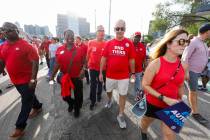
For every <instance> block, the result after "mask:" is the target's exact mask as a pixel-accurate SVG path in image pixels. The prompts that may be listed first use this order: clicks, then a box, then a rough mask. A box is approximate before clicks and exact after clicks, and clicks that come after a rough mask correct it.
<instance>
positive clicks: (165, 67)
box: [146, 57, 184, 108]
mask: <svg viewBox="0 0 210 140" xmlns="http://www.w3.org/2000/svg"><path fill="white" fill-rule="evenodd" d="M179 61H180V60H179V59H177V61H176V62H174V63H171V62H168V61H166V60H165V59H164V58H163V57H160V69H159V71H158V73H157V74H156V75H155V77H154V78H153V80H152V83H151V87H152V88H153V89H157V88H158V87H160V86H161V85H163V83H167V82H168V81H169V79H170V78H171V77H172V76H173V74H174V72H175V71H176V69H177V67H178V64H179ZM183 82H184V69H183V67H182V66H180V69H179V71H178V73H177V74H176V76H175V79H174V80H172V81H170V82H169V83H168V84H167V85H166V86H164V87H162V88H160V89H158V90H157V91H158V92H159V93H160V94H162V95H164V96H166V97H170V98H173V99H179V98H180V97H179V87H180V85H181V84H182V83H183ZM146 93H147V92H146ZM146 95H147V96H146V98H147V101H148V103H150V104H152V105H155V106H157V107H160V108H165V107H168V105H167V104H166V103H165V102H163V101H160V100H158V98H156V97H154V96H153V95H151V94H149V93H148V94H146Z"/></svg>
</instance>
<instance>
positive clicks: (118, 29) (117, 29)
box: [115, 27, 125, 32]
mask: <svg viewBox="0 0 210 140" xmlns="http://www.w3.org/2000/svg"><path fill="white" fill-rule="evenodd" d="M120 30H121V31H125V28H124V27H116V28H115V31H118V32H119V31H120Z"/></svg>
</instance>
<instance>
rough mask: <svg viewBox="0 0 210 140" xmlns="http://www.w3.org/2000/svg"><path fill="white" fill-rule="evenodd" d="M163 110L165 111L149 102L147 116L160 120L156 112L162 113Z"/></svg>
mask: <svg viewBox="0 0 210 140" xmlns="http://www.w3.org/2000/svg"><path fill="white" fill-rule="evenodd" d="M162 109H164V108H160V107H157V106H154V105H152V104H150V103H148V102H147V111H146V113H145V116H147V117H151V118H155V119H159V118H158V117H157V115H156V114H155V112H157V111H160V110H162Z"/></svg>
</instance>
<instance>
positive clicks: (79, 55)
mask: <svg viewBox="0 0 210 140" xmlns="http://www.w3.org/2000/svg"><path fill="white" fill-rule="evenodd" d="M75 49H76V54H75V56H74V58H73V61H72V65H71V69H70V77H72V78H77V77H79V74H80V71H81V69H82V67H83V64H84V60H85V58H86V52H85V50H84V48H82V47H76V46H75V45H74V47H73V48H72V49H70V50H68V49H67V48H66V45H65V44H64V45H63V46H61V47H59V48H58V49H57V51H56V61H57V63H58V64H59V65H60V70H61V72H63V73H66V72H67V70H68V66H69V63H70V60H71V58H72V52H73V51H75Z"/></svg>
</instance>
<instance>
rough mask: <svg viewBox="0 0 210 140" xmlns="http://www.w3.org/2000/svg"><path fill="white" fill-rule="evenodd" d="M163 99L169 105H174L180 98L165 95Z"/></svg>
mask: <svg viewBox="0 0 210 140" xmlns="http://www.w3.org/2000/svg"><path fill="white" fill-rule="evenodd" d="M163 101H164V102H165V103H166V104H167V105H169V106H172V105H174V104H176V103H178V102H179V100H177V99H172V98H169V97H166V96H164V98H163Z"/></svg>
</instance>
